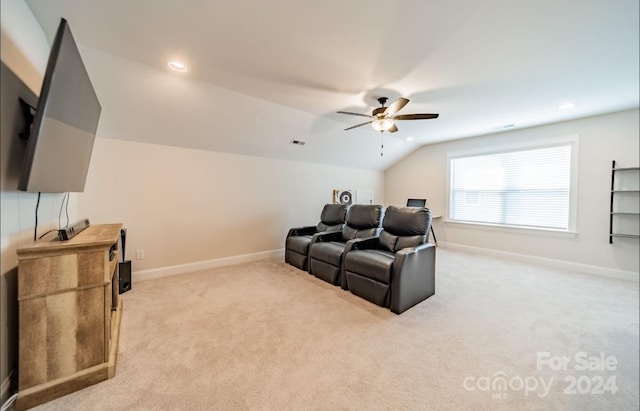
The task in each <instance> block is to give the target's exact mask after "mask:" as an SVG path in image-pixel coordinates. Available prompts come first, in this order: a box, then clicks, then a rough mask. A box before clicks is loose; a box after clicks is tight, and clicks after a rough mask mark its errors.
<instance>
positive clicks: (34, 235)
mask: <svg viewBox="0 0 640 411" xmlns="http://www.w3.org/2000/svg"><path fill="white" fill-rule="evenodd" d="M39 206H40V191H38V201H37V202H36V226H35V227H33V241H37V239H38V238H37V237H38V207H39Z"/></svg>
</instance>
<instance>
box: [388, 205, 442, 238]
mask: <svg viewBox="0 0 640 411" xmlns="http://www.w3.org/2000/svg"><path fill="white" fill-rule="evenodd" d="M430 226H431V210H429V209H428V208H418V207H396V206H389V207H387V210H386V212H385V216H384V220H383V221H382V228H383V229H384V231H387V232H389V233H391V234H394V235H397V236H410V235H425V234H427V231H428V230H429V227H430Z"/></svg>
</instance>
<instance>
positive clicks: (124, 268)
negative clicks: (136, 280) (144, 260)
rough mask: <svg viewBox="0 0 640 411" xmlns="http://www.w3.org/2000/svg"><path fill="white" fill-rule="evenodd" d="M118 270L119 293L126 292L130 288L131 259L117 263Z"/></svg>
mask: <svg viewBox="0 0 640 411" xmlns="http://www.w3.org/2000/svg"><path fill="white" fill-rule="evenodd" d="M118 271H119V277H120V287H119V289H120V294H122V293H126V292H127V291H129V290H130V289H131V260H127V261H123V262H121V263H118Z"/></svg>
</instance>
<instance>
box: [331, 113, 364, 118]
mask: <svg viewBox="0 0 640 411" xmlns="http://www.w3.org/2000/svg"><path fill="white" fill-rule="evenodd" d="M336 113H338V114H349V115H351V116H361V117H369V118H372V117H371V116H370V115H369V114H361V113H352V112H350V111H336Z"/></svg>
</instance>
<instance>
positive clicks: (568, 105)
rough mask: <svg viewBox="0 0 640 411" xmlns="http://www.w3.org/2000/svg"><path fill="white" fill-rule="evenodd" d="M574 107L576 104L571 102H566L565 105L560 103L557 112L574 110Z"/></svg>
mask: <svg viewBox="0 0 640 411" xmlns="http://www.w3.org/2000/svg"><path fill="white" fill-rule="evenodd" d="M575 106H576V103H574V102H572V101H568V102H566V103H562V104H560V105H559V106H558V110H567V109H569V108H574V107H575Z"/></svg>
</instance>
